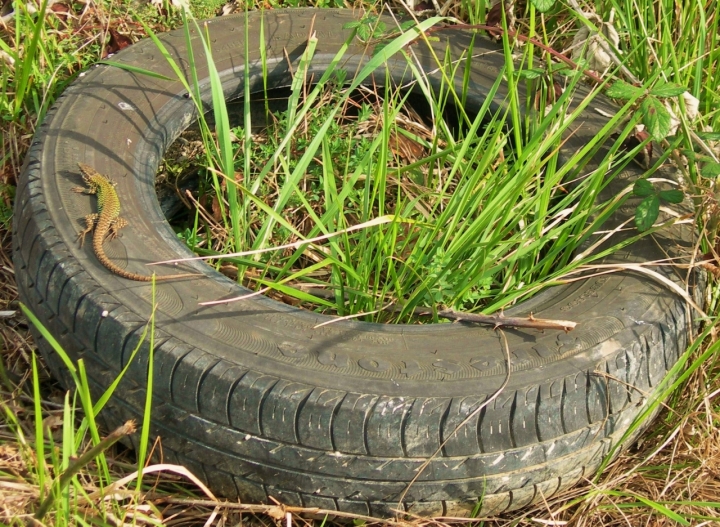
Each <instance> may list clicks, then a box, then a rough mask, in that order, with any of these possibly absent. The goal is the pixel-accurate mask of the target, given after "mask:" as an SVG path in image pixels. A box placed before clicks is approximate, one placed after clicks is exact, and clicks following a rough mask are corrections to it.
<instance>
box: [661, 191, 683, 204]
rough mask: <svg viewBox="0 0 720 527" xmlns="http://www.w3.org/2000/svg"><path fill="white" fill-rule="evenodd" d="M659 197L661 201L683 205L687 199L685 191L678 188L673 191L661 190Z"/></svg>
mask: <svg viewBox="0 0 720 527" xmlns="http://www.w3.org/2000/svg"><path fill="white" fill-rule="evenodd" d="M659 195H660V199H661V200H663V201H667V202H668V203H681V202H682V200H683V198H684V197H685V195H684V194H683V191H682V190H679V189H676V188H674V189H672V190H661V191H660V194H659Z"/></svg>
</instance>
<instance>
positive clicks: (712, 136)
mask: <svg viewBox="0 0 720 527" xmlns="http://www.w3.org/2000/svg"><path fill="white" fill-rule="evenodd" d="M697 135H698V137H699V138H700V139H703V140H704V141H720V132H698V133H697Z"/></svg>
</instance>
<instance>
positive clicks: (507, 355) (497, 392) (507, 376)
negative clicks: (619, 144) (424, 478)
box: [398, 328, 511, 509]
mask: <svg viewBox="0 0 720 527" xmlns="http://www.w3.org/2000/svg"><path fill="white" fill-rule="evenodd" d="M497 331H498V332H499V333H500V337H501V338H502V341H503V350H504V351H505V366H506V368H507V369H506V374H505V380H504V381H503V383H502V384H501V385H500V387H499V388H498V389H497V390H495V393H493V394H492V395H491V396H490V397H489V398H488V399H487V400H486V401H485V402H483V403H482V404H481V405H480V406H478V407H477V408H475V410H473V411H472V412H471V413H470V414H469V415H468V416H467V417H466V418H465V419H464V420H463V422H462V423H460V424H459V425H457V426H456V427H455V430H453V431H452V433H451V434H450V435H448V436H447V438H446V439H445V441H443V442H442V443H441V444H440V446H439V447H438V449H437V450H436V451H435V453H434V454H433V455H432V456H430V457H429V458H428V459H427V460H426V461H425V463H423V464H422V465H421V466H420V468H419V469H418V471H417V474H415V477H414V478H413V479H412V481H410V483H408V485H407V487H405V490H404V491H403V493H402V494H401V495H400V499H399V500H398V509H401V508H402V502H403V500H404V499H405V496H406V495H407V493H408V491H409V490H410V487H412V486H413V484H414V483H415V482H416V481H417V479H418V478H419V477H420V475H421V474H422V473H423V472H424V471H425V469H426V468H427V467H428V465H430V462H431V461H432V460H433V459H435V458H436V457H437V456H438V454H440V452H441V451H442V449H443V448H445V445H447V443H448V441H450V439H452V438H453V437H455V435H456V434H457V433H458V431H459V430H460V429H461V428H462V427H464V426H465V425H466V424H468V423H469V422H470V421H471V420H472V419H473V418H474V417H475V416H476V415H478V414H479V413H480V412H482V410H483V408H485V407H486V406H487V405H489V404H490V403H491V402H493V401H494V400H495V399H497V398H498V397H499V396H500V394H501V393H502V392H503V390H504V389H505V387H506V386H507V384H508V382H510V370H511V364H510V346H509V345H508V341H507V337H506V336H505V332H504V331H503V330H502V329H499V328H498V330H497Z"/></svg>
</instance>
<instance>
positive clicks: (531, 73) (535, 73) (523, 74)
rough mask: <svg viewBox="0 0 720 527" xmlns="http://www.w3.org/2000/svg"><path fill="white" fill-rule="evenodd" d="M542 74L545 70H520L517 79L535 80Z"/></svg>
mask: <svg viewBox="0 0 720 527" xmlns="http://www.w3.org/2000/svg"><path fill="white" fill-rule="evenodd" d="M544 73H545V70H541V69H539V68H534V69H531V70H520V71H518V72H517V74H518V77H520V78H521V79H537V78H538V77H540V76H541V75H543V74H544Z"/></svg>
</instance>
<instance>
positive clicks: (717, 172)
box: [700, 161, 720, 178]
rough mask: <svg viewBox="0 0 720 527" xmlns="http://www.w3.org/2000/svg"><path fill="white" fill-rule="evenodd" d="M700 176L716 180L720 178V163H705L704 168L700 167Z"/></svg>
mask: <svg viewBox="0 0 720 527" xmlns="http://www.w3.org/2000/svg"><path fill="white" fill-rule="evenodd" d="M700 174H702V176H703V177H708V178H716V177H718V176H720V163H715V162H714V161H713V162H711V163H707V164H706V165H705V166H704V167H702V170H700Z"/></svg>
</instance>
